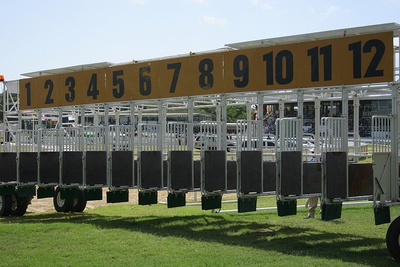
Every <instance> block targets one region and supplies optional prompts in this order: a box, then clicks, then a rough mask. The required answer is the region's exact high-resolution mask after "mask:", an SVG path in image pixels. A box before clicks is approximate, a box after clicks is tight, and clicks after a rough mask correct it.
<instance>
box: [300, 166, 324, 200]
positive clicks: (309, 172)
mask: <svg viewBox="0 0 400 267" xmlns="http://www.w3.org/2000/svg"><path fill="white" fill-rule="evenodd" d="M321 179H322V165H321V162H304V163H303V193H304V194H318V193H321V184H322V181H321Z"/></svg>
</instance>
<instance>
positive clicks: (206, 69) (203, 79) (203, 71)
mask: <svg viewBox="0 0 400 267" xmlns="http://www.w3.org/2000/svg"><path fill="white" fill-rule="evenodd" d="M213 70H214V62H213V61H212V60H211V59H209V58H205V59H203V60H201V61H200V63H199V72H200V76H199V86H200V88H203V89H205V90H208V89H211V88H212V87H213V85H214V76H213V75H212V71H213Z"/></svg>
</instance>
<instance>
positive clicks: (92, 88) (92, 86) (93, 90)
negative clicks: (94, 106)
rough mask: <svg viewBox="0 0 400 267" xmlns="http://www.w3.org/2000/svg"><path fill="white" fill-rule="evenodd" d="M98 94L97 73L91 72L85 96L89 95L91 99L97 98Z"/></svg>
mask: <svg viewBox="0 0 400 267" xmlns="http://www.w3.org/2000/svg"><path fill="white" fill-rule="evenodd" d="M99 94H100V92H99V89H97V73H93V74H92V77H91V78H90V83H89V87H88V89H87V96H91V97H92V99H97V96H98V95H99Z"/></svg>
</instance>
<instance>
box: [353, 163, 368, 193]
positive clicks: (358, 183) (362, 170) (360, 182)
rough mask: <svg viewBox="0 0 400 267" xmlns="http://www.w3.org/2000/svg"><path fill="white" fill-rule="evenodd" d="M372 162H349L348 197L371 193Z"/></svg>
mask: <svg viewBox="0 0 400 267" xmlns="http://www.w3.org/2000/svg"><path fill="white" fill-rule="evenodd" d="M373 181H374V180H373V171H372V163H353V164H349V197H354V196H366V195H372V194H373V187H374V183H373Z"/></svg>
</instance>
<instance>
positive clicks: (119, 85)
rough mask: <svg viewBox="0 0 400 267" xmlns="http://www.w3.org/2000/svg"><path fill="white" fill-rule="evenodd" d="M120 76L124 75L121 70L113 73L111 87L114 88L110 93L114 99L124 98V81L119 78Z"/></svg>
mask: <svg viewBox="0 0 400 267" xmlns="http://www.w3.org/2000/svg"><path fill="white" fill-rule="evenodd" d="M122 75H124V71H123V70H116V71H113V86H116V87H114V88H113V90H112V92H113V96H114V97H115V98H121V97H123V96H124V92H125V86H124V80H123V79H122V78H121V77H119V76H122Z"/></svg>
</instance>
